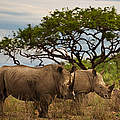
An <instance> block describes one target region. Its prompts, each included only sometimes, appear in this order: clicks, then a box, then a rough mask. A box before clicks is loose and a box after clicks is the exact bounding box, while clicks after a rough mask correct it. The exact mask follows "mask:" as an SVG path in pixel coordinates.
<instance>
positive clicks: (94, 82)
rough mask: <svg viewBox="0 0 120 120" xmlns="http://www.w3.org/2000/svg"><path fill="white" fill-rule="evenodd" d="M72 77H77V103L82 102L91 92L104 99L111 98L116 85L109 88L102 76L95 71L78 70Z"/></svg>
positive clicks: (75, 84)
mask: <svg viewBox="0 0 120 120" xmlns="http://www.w3.org/2000/svg"><path fill="white" fill-rule="evenodd" d="M72 76H73V77H75V81H74V82H75V83H74V88H73V89H74V92H75V98H76V100H77V101H80V102H82V99H83V97H84V96H85V95H86V94H88V93H90V92H95V93H97V94H98V95H99V96H101V97H103V98H104V99H110V98H111V92H112V90H113V88H114V84H113V85H111V86H109V87H107V86H106V85H105V83H104V81H103V78H102V75H101V74H100V73H97V72H96V71H95V70H92V69H89V70H76V71H75V72H74V73H72Z"/></svg>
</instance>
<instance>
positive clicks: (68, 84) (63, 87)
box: [57, 67, 75, 99]
mask: <svg viewBox="0 0 120 120" xmlns="http://www.w3.org/2000/svg"><path fill="white" fill-rule="evenodd" d="M57 70H58V72H59V73H60V74H61V76H62V79H63V80H64V81H63V82H62V83H59V94H57V98H62V99H69V98H73V99H74V98H75V94H74V91H73V86H74V79H72V80H71V74H70V72H69V71H67V70H66V69H63V68H62V67H58V69H57Z"/></svg>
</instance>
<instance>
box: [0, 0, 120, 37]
mask: <svg viewBox="0 0 120 120" xmlns="http://www.w3.org/2000/svg"><path fill="white" fill-rule="evenodd" d="M89 6H92V7H102V8H103V7H107V6H115V8H116V9H117V12H118V13H120V0H0V36H1V37H3V36H4V35H6V33H7V34H9V33H10V30H17V29H18V28H24V27H26V25H27V24H29V23H30V24H33V25H34V24H39V22H40V20H41V18H42V17H43V16H46V15H48V14H49V12H50V11H54V10H55V9H59V10H61V9H62V8H66V7H68V8H69V9H72V8H75V7H81V8H87V7H89Z"/></svg>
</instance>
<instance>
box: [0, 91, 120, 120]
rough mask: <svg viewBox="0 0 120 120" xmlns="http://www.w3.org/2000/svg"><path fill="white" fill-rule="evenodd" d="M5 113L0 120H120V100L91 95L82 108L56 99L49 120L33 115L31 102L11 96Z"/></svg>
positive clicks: (5, 107)
mask: <svg viewBox="0 0 120 120" xmlns="http://www.w3.org/2000/svg"><path fill="white" fill-rule="evenodd" d="M4 111H5V115H4V116H3V117H0V120H120V99H118V98H116V97H115V95H114V97H113V99H111V100H105V99H103V98H101V97H99V96H98V95H96V94H95V93H90V94H89V95H88V96H87V97H86V98H85V99H84V101H83V103H82V105H81V108H80V107H79V104H76V103H74V102H72V101H71V100H67V101H64V100H60V99H57V98H56V99H55V100H54V101H53V102H52V104H51V105H50V106H49V113H48V115H49V118H47V119H43V118H38V117H37V115H34V114H33V106H32V103H31V102H27V103H25V102H23V101H20V100H17V99H15V98H13V97H12V96H9V97H8V98H7V99H6V101H5V106H4ZM35 112H36V114H37V111H35Z"/></svg>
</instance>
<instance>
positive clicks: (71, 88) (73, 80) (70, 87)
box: [69, 72, 75, 91]
mask: <svg viewBox="0 0 120 120" xmlns="http://www.w3.org/2000/svg"><path fill="white" fill-rule="evenodd" d="M74 83H75V72H74V77H73V79H72V82H71V84H70V86H69V89H70V90H71V91H73V88H74Z"/></svg>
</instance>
